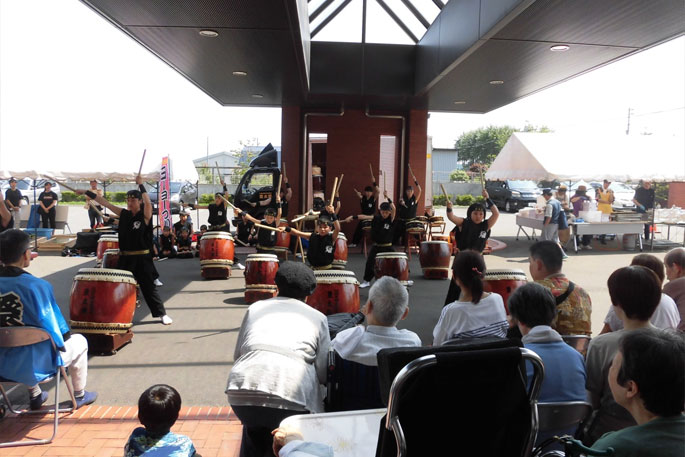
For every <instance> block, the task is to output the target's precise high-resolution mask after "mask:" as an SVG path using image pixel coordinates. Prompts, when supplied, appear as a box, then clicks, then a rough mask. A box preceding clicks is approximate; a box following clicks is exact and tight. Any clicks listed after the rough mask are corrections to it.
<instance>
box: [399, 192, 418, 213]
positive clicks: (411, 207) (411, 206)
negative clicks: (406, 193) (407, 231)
mask: <svg viewBox="0 0 685 457" xmlns="http://www.w3.org/2000/svg"><path fill="white" fill-rule="evenodd" d="M404 204H405V205H407V206H402V205H400V208H399V210H400V219H414V218H415V217H416V208H418V203H416V196H415V195H412V196H411V198H409V199H407V198H405V199H404Z"/></svg>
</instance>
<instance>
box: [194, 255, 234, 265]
mask: <svg viewBox="0 0 685 457" xmlns="http://www.w3.org/2000/svg"><path fill="white" fill-rule="evenodd" d="M191 255H192V254H191ZM231 265H233V261H232V260H228V259H210V260H200V267H201V268H225V267H230V266H231Z"/></svg>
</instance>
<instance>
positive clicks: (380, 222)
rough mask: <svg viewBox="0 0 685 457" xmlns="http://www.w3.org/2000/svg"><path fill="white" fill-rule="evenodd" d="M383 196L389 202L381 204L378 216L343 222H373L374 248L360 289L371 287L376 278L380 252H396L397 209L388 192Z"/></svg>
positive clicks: (366, 216) (368, 258) (363, 216)
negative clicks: (375, 271) (394, 239)
mask: <svg viewBox="0 0 685 457" xmlns="http://www.w3.org/2000/svg"><path fill="white" fill-rule="evenodd" d="M383 196H384V197H385V198H386V199H387V200H388V201H387V202H383V203H381V206H380V208H379V211H378V214H376V215H374V216H369V215H366V214H358V215H353V216H348V217H347V218H346V219H345V220H344V221H343V222H350V221H351V220H354V219H359V220H362V221H364V220H370V221H371V241H373V243H374V244H373V247H372V248H371V250H370V251H369V256H368V257H367V258H366V267H365V268H364V281H363V282H362V283H361V284H360V285H359V287H360V288H362V289H363V288H365V287H369V286H370V285H371V279H373V277H374V271H373V269H374V266H375V264H376V255H377V254H378V253H380V252H394V251H395V250H394V249H393V248H392V236H393V233H394V229H395V212H396V208H395V205H394V204H393V202H392V200H390V198H388V191H383Z"/></svg>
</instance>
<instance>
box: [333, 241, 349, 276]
mask: <svg viewBox="0 0 685 457" xmlns="http://www.w3.org/2000/svg"><path fill="white" fill-rule="evenodd" d="M346 267H347V237H346V236H345V234H344V233H342V232H338V238H337V239H336V240H335V251H333V268H334V269H336V270H344V269H345V268H346Z"/></svg>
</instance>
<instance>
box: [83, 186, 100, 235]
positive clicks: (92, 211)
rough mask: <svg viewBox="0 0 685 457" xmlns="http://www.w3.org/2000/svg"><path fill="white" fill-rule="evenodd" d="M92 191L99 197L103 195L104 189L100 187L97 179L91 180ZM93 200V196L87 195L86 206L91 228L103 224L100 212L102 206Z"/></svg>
mask: <svg viewBox="0 0 685 457" xmlns="http://www.w3.org/2000/svg"><path fill="white" fill-rule="evenodd" d="M90 191H91V192H93V193H94V194H95V195H97V196H98V197H102V189H98V182H97V181H96V180H95V179H91V180H90ZM91 200H92V199H91V198H88V197H86V206H85V208H86V209H87V210H88V219H89V220H90V228H92V229H94V228H95V227H97V226H99V225H101V224H102V216H100V213H98V211H100V212H102V206H100V205H98V204H97V203H95V201H93V203H90V202H91Z"/></svg>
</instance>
